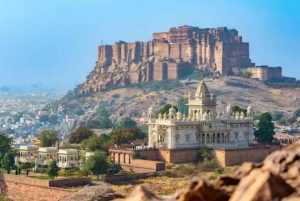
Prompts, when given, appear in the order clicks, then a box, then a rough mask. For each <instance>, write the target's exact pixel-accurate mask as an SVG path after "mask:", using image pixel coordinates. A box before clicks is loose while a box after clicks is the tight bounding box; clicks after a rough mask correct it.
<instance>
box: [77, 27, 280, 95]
mask: <svg viewBox="0 0 300 201" xmlns="http://www.w3.org/2000/svg"><path fill="white" fill-rule="evenodd" d="M253 66H254V67H253ZM248 67H250V68H249V69H248ZM193 69H202V70H207V71H213V72H219V73H220V74H221V75H235V74H238V75H240V74H243V73H245V72H249V73H251V74H252V77H253V78H258V79H260V80H269V79H272V78H279V79H281V78H282V74H281V67H279V68H278V69H277V68H268V67H267V68H264V67H262V66H259V67H255V64H254V63H252V62H251V59H250V56H249V43H247V42H243V40H242V36H239V35H238V31H237V30H235V29H227V28H226V27H220V28H204V29H202V28H198V27H192V26H186V25H184V26H180V27H178V28H171V29H170V30H169V32H161V33H153V38H152V40H151V41H148V42H133V43H126V42H124V41H119V42H118V43H116V44H115V45H102V46H99V47H98V59H97V61H96V66H95V69H94V70H93V71H92V72H91V74H90V75H89V76H88V79H87V81H86V82H85V83H84V84H83V85H82V86H81V87H80V88H79V93H86V92H90V91H99V90H100V89H103V88H108V87H112V86H124V85H129V84H134V83H139V82H149V81H155V80H164V79H177V78H180V77H181V76H183V75H185V74H187V73H190V72H192V70H193Z"/></svg>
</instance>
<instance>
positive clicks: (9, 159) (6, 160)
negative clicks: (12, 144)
mask: <svg viewBox="0 0 300 201" xmlns="http://www.w3.org/2000/svg"><path fill="white" fill-rule="evenodd" d="M14 165H15V158H14V156H13V155H12V153H10V152H6V153H5V155H4V157H3V158H2V160H1V167H2V168H3V169H5V170H6V171H7V173H8V174H9V173H10V170H12V169H13V167H14Z"/></svg>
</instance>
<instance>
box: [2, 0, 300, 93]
mask: <svg viewBox="0 0 300 201" xmlns="http://www.w3.org/2000/svg"><path fill="white" fill-rule="evenodd" d="M180 25H192V26H198V27H200V28H211V27H221V26H227V27H228V28H236V29H237V30H238V31H239V34H240V35H241V36H243V40H244V41H247V42H249V43H250V57H251V59H252V61H254V62H255V63H256V64H257V65H263V64H265V65H269V66H282V67H283V74H284V75H286V76H294V77H297V78H300V76H299V73H300V65H299V62H298V59H299V56H300V42H299V39H300V1H299V0H288V1H287V0H209V1H208V0H149V1H143V0H0V85H4V84H7V85H11V84H25V83H38V82H40V83H42V84H47V83H51V84H52V85H53V84H55V85H58V86H67V87H69V88H70V89H71V88H73V86H75V83H76V84H79V83H81V82H83V81H84V80H85V77H86V75H88V73H89V72H90V71H91V70H92V69H93V68H94V64H95V63H94V62H95V61H96V59H97V46H98V45H100V43H101V40H102V41H103V43H104V44H112V43H114V42H116V41H118V40H120V39H121V40H124V41H127V42H130V41H131V42H133V41H148V40H150V39H151V36H152V33H153V32H160V31H168V30H169V28H170V27H175V26H180Z"/></svg>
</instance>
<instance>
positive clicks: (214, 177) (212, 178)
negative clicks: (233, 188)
mask: <svg viewBox="0 0 300 201" xmlns="http://www.w3.org/2000/svg"><path fill="white" fill-rule="evenodd" d="M217 178H218V176H217V175H215V174H212V175H210V176H209V177H208V180H215V179H217Z"/></svg>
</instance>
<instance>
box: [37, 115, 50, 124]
mask: <svg viewBox="0 0 300 201" xmlns="http://www.w3.org/2000/svg"><path fill="white" fill-rule="evenodd" d="M48 120H49V116H48V115H42V116H40V117H39V121H40V122H46V121H48Z"/></svg>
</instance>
